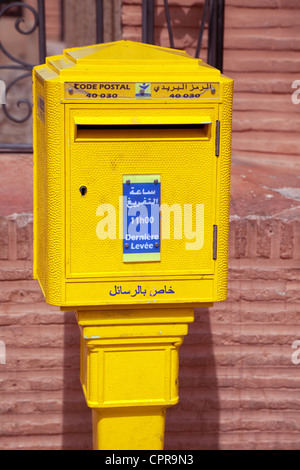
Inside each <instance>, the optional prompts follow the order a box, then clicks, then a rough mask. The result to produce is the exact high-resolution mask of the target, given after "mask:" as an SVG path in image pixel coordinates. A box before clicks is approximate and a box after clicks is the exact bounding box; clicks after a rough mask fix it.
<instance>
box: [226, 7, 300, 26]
mask: <svg viewBox="0 0 300 470" xmlns="http://www.w3.org/2000/svg"><path fill="white" fill-rule="evenodd" d="M299 25H300V18H299V15H294V14H292V12H291V10H290V9H288V8H286V9H285V8H281V9H280V14H279V13H278V10H277V9H275V8H274V9H270V8H251V4H250V3H249V4H248V5H247V7H244V8H240V5H239V6H236V7H234V6H230V5H228V3H227V4H226V8H225V31H227V30H228V29H231V28H236V29H240V30H242V29H243V28H253V29H258V28H262V29H264V28H276V27H283V28H287V27H293V26H299Z"/></svg>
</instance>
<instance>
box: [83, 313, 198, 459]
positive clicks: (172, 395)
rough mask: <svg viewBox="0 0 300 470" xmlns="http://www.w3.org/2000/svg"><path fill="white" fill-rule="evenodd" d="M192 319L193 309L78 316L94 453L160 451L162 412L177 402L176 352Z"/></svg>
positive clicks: (162, 436)
mask: <svg viewBox="0 0 300 470" xmlns="http://www.w3.org/2000/svg"><path fill="white" fill-rule="evenodd" d="M193 318H194V315H193V309H192V308H181V309H178V308H177V309H176V308H169V309H166V308H165V309H157V310H155V311H152V310H150V311H148V313H147V312H146V311H145V310H144V309H143V310H122V309H118V310H113V311H105V310H99V311H97V310H92V311H88V310H78V311H77V321H78V324H79V325H80V329H81V384H82V387H83V391H84V394H85V398H86V402H87V404H88V406H89V407H91V408H92V409H93V433H94V448H95V449H101V450H103V449H153V450H154V449H163V440H164V422H165V413H166V409H167V408H168V407H170V406H172V405H174V404H176V403H178V400H179V396H178V371H179V348H180V346H181V344H182V342H183V340H184V336H185V335H186V334H187V333H188V323H189V322H191V321H193Z"/></svg>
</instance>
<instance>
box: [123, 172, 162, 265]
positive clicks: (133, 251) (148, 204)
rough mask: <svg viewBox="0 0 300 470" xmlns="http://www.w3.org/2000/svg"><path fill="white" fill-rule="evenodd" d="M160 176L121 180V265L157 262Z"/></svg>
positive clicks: (158, 255) (136, 176) (158, 252)
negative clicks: (123, 262) (124, 263)
mask: <svg viewBox="0 0 300 470" xmlns="http://www.w3.org/2000/svg"><path fill="white" fill-rule="evenodd" d="M160 242H161V239H160V175H125V176H123V261H125V262H140V261H160Z"/></svg>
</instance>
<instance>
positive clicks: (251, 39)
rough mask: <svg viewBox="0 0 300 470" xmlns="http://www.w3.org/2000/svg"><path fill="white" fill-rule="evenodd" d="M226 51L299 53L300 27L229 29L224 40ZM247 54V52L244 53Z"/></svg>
mask: <svg viewBox="0 0 300 470" xmlns="http://www.w3.org/2000/svg"><path fill="white" fill-rule="evenodd" d="M224 47H225V49H234V50H236V49H243V50H244V51H248V50H255V51H298V50H299V48H300V35H299V26H296V27H294V28H293V27H289V28H288V31H287V30H285V29H284V28H274V27H273V28H267V27H264V28H261V29H254V28H242V29H237V28H235V29H231V30H230V29H229V30H227V33H226V35H225V38H224ZM244 53H245V54H247V52H244Z"/></svg>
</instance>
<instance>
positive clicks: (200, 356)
mask: <svg viewBox="0 0 300 470" xmlns="http://www.w3.org/2000/svg"><path fill="white" fill-rule="evenodd" d="M179 363H180V367H179V403H178V404H177V405H175V406H173V407H171V408H169V409H168V410H167V415H166V432H165V450H217V449H218V448H219V444H218V434H219V396H218V387H217V385H218V384H217V377H216V365H215V358H214V352H213V339H212V333H211V325H210V314H209V309H207V308H203V309H196V310H195V321H194V323H191V324H189V333H188V335H187V336H185V339H184V342H183V344H182V345H181V347H180V350H179Z"/></svg>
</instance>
